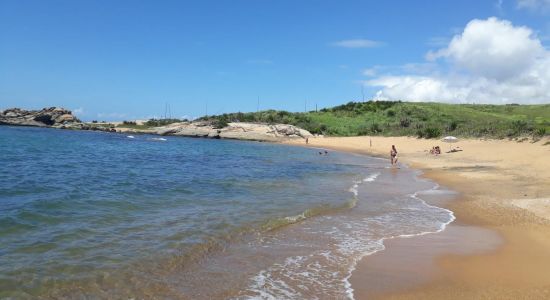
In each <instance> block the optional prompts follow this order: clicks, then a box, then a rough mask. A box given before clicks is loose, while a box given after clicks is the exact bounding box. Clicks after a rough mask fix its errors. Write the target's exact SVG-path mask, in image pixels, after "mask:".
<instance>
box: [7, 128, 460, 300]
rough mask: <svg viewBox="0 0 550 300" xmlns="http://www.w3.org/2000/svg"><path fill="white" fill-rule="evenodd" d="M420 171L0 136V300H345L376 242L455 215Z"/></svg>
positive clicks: (308, 151) (124, 142)
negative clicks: (438, 202)
mask: <svg viewBox="0 0 550 300" xmlns="http://www.w3.org/2000/svg"><path fill="white" fill-rule="evenodd" d="M319 152H321V154H320V153H319ZM419 175H420V174H419V172H418V171H415V170H413V169H410V168H407V167H406V166H400V168H391V167H389V162H388V160H386V159H379V158H374V157H368V156H361V155H353V154H346V153H339V152H334V151H329V152H328V154H326V155H325V154H324V152H323V151H322V150H318V149H312V148H302V147H292V146H286V145H279V144H269V143H259V142H243V141H231V140H209V139H193V138H182V137H162V138H160V137H158V136H153V135H135V136H129V135H128V134H113V133H103V132H91V131H70V130H57V129H47V128H31V127H9V126H0V298H8V299H10V298H13V299H36V298H43V299H50V298H51V299H113V298H114V299H133V298H135V299H326V298H330V299H334V298H336V299H353V287H352V286H351V285H350V284H349V278H350V276H351V274H352V271H353V269H354V268H355V265H356V263H357V262H358V261H359V260H360V259H361V258H363V257H365V256H368V255H370V254H372V253H375V252H377V251H382V250H384V243H383V242H384V240H385V239H388V238H395V237H405V236H414V235H420V234H426V233H432V232H438V231H441V230H443V229H444V228H445V226H446V225H447V224H448V223H450V222H452V220H454V216H453V214H452V212H451V211H449V210H446V209H443V208H439V207H436V206H432V205H429V204H427V203H426V202H425V201H424V200H423V199H422V195H423V194H430V197H433V196H434V195H439V194H445V191H444V190H441V189H440V188H439V187H438V185H437V184H435V183H433V182H430V181H427V180H424V179H421V178H420V177H419Z"/></svg>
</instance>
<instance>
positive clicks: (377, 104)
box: [201, 101, 550, 138]
mask: <svg viewBox="0 0 550 300" xmlns="http://www.w3.org/2000/svg"><path fill="white" fill-rule="evenodd" d="M201 119H202V120H209V121H212V122H214V123H215V124H216V125H217V126H219V127H223V126H225V125H226V124H227V123H228V122H235V121H240V122H264V123H284V124H292V125H296V126H299V127H302V128H304V129H307V130H309V131H310V132H312V133H317V134H325V135H330V136H357V135H382V136H418V137H425V138H436V137H440V136H443V135H454V136H460V137H493V138H513V137H519V136H533V137H535V138H536V137H540V136H544V135H547V134H548V133H550V104H543V105H515V104H511V105H472V104H443V103H411V102H390V101H369V102H349V103H347V104H344V105H340V106H336V107H332V108H324V109H321V110H320V111H310V112H306V113H291V112H287V111H275V110H266V111H260V112H255V113H231V114H223V115H217V116H209V117H203V118H201Z"/></svg>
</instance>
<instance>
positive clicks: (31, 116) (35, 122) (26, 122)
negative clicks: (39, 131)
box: [0, 107, 80, 127]
mask: <svg viewBox="0 0 550 300" xmlns="http://www.w3.org/2000/svg"><path fill="white" fill-rule="evenodd" d="M79 122H80V120H78V119H77V118H76V117H75V116H73V114H72V113H71V111H70V110H66V109H64V108H60V107H49V108H44V109H41V110H24V109H20V108H10V109H6V110H4V111H2V112H0V124H2V125H18V126H40V127H60V126H64V125H69V124H74V123H79Z"/></svg>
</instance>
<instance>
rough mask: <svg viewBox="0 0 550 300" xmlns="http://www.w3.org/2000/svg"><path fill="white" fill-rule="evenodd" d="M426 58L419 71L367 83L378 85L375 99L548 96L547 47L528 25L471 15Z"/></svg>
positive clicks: (538, 99) (525, 99)
mask: <svg viewBox="0 0 550 300" xmlns="http://www.w3.org/2000/svg"><path fill="white" fill-rule="evenodd" d="M426 59H427V60H428V62H431V64H429V63H428V64H425V65H427V66H429V68H428V69H425V72H424V73H422V72H419V71H416V72H415V71H414V70H411V72H405V75H399V76H390V75H380V76H378V77H376V78H372V79H370V80H367V81H366V84H367V85H370V86H375V87H380V88H381V89H380V90H379V91H378V92H377V93H376V98H377V99H394V100H398V99H401V100H407V101H442V102H476V103H510V102H516V103H547V102H550V51H548V50H547V49H545V48H544V47H543V46H542V44H541V42H540V40H539V39H538V38H537V37H536V35H535V34H534V33H533V31H532V30H531V29H529V28H527V27H523V26H514V25H513V24H512V23H511V22H509V21H506V20H499V19H497V18H494V17H493V18H489V19H486V20H472V21H470V22H469V23H468V24H467V25H466V27H465V28H464V30H463V31H462V33H460V34H457V35H455V36H454V37H453V39H452V40H451V41H450V42H449V44H448V45H447V46H446V47H444V48H441V49H439V50H436V51H430V52H428V53H427V55H426ZM421 65H423V64H421ZM434 66H435V68H434ZM432 68H433V69H432ZM442 70H446V72H442Z"/></svg>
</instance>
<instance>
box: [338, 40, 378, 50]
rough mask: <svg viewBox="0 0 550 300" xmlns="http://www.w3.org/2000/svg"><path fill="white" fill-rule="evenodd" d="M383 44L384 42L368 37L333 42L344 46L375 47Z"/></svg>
mask: <svg viewBox="0 0 550 300" xmlns="http://www.w3.org/2000/svg"><path fill="white" fill-rule="evenodd" d="M383 45H384V43H382V42H379V41H373V40H367V39H353V40H343V41H337V42H334V43H332V46H335V47H343V48H374V47H380V46H383Z"/></svg>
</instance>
